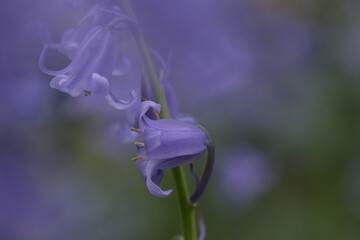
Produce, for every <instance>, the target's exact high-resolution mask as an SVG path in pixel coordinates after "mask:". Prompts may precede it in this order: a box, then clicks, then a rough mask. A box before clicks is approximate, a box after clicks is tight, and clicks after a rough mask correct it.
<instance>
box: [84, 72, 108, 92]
mask: <svg viewBox="0 0 360 240" xmlns="http://www.w3.org/2000/svg"><path fill="white" fill-rule="evenodd" d="M109 89H110V85H109V81H108V80H107V78H105V77H103V76H101V75H100V74H97V73H93V74H92V75H91V80H90V81H86V82H85V86H84V90H86V91H89V92H92V93H97V94H100V95H104V96H105V95H107V94H109Z"/></svg>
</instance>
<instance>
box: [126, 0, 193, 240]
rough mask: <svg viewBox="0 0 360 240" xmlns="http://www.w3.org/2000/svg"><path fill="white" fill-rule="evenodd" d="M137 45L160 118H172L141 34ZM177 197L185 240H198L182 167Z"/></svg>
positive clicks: (175, 172) (129, 11)
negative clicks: (158, 104) (158, 106)
mask: <svg viewBox="0 0 360 240" xmlns="http://www.w3.org/2000/svg"><path fill="white" fill-rule="evenodd" d="M120 4H121V6H122V8H123V10H124V11H125V12H126V14H128V15H129V16H130V17H131V18H132V19H133V20H134V21H136V17H135V14H134V12H133V10H132V7H131V5H130V3H129V1H128V0H120ZM135 41H136V44H137V46H138V48H139V50H140V52H141V55H142V58H143V61H144V67H145V71H146V73H147V75H148V78H149V80H150V85H151V88H152V90H153V93H154V97H155V100H156V102H158V103H160V104H161V112H160V118H170V112H169V108H168V104H167V100H166V96H165V92H164V89H163V87H162V86H161V84H160V82H159V77H158V74H157V73H156V70H155V67H154V64H153V62H152V59H151V56H150V53H149V50H148V48H147V45H146V42H145V39H144V36H143V35H142V34H141V33H139V34H136V35H135ZM172 173H173V177H174V181H175V185H176V190H177V196H178V201H179V206H180V212H181V218H182V225H183V232H184V238H185V240H196V239H197V223H196V216H195V207H194V206H192V205H191V204H190V202H189V192H188V188H187V183H186V178H185V174H184V171H183V169H182V168H181V167H177V168H174V169H172Z"/></svg>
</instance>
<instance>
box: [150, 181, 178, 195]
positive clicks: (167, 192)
mask: <svg viewBox="0 0 360 240" xmlns="http://www.w3.org/2000/svg"><path fill="white" fill-rule="evenodd" d="M146 186H147V188H148V189H149V191H150V193H151V194H153V195H154V196H157V197H168V196H169V195H170V194H171V193H172V191H173V190H172V189H168V190H165V191H164V190H162V189H161V188H160V187H159V186H158V185H156V184H155V183H154V182H153V181H152V180H151V179H150V178H149V177H147V178H146Z"/></svg>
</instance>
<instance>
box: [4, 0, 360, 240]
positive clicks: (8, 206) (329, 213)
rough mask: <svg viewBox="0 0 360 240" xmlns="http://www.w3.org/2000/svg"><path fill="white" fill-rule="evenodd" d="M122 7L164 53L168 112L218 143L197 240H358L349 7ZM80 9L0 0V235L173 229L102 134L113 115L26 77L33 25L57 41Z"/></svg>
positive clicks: (357, 131) (36, 33)
mask: <svg viewBox="0 0 360 240" xmlns="http://www.w3.org/2000/svg"><path fill="white" fill-rule="evenodd" d="M131 2H132V4H133V5H134V9H135V13H136V15H137V17H138V19H139V23H140V25H141V27H142V31H143V33H144V35H145V38H146V40H147V41H148V43H149V44H150V45H151V46H152V47H153V48H154V49H156V50H157V51H158V52H159V53H160V54H161V55H162V56H163V57H164V59H166V60H167V59H170V62H171V64H170V70H171V71H170V75H169V81H170V82H171V84H172V86H173V88H174V92H175V94H176V96H177V97H178V103H179V110H180V113H181V114H183V115H184V116H193V117H195V118H196V119H197V120H198V121H199V122H200V123H202V124H203V125H204V126H206V127H207V128H208V129H209V130H210V131H211V132H212V133H213V135H214V138H215V140H216V144H217V149H218V154H217V160H216V166H215V172H214V176H213V178H212V180H211V183H210V186H209V189H208V190H207V191H206V193H205V195H204V197H203V199H202V200H201V204H200V211H201V213H202V215H203V216H204V218H205V220H206V224H207V229H208V231H207V239H209V240H210V239H277V240H278V239H295V240H296V239H299V240H300V239H329V240H330V239H334V240H335V239H358V238H359V237H360V230H359V228H358V226H359V224H360V211H359V209H360V205H359V192H360V191H359V188H360V185H359V177H358V176H359V174H360V168H359V164H360V161H359V155H360V152H359V143H360V141H359V136H360V97H359V93H360V80H359V78H360V71H359V69H360V68H359V64H360V17H359V14H358V13H359V11H360V4H359V3H358V2H357V1H352V0H347V1H320V0H319V1H299V0H292V1H280V0H271V1H264V0H254V1H250V0H222V1H220V0H210V1H209V0H208V1H204V0H201V1H196V2H194V1H190V0H184V1H160V0H149V1H145V0H133V1H131ZM93 3H94V1H85V0H82V1H81V0H78V1H70V0H68V1H65V0H56V1H45V0H36V1H28V2H24V1H19V0H14V1H11V2H9V1H6V2H2V3H0V25H1V29H2V34H1V37H0V53H1V54H0V68H1V72H2V74H1V77H0V78H1V84H2V87H1V88H0V239H4V240H5V239H6V240H22V239H29V240H31V239H34V240H35V239H36V240H41V239H44V240H45V239H55V240H56V239H124V240H126V239H129V240H130V239H131V240H133V239H135V240H136V239H171V238H172V237H173V236H175V235H176V234H178V233H180V231H181V228H180V226H179V220H178V212H177V210H178V209H177V207H175V206H176V198H175V196H171V197H169V198H167V199H159V198H156V197H153V196H151V195H150V194H149V193H148V191H147V189H146V187H145V185H144V184H143V182H142V180H141V178H140V177H139V175H138V173H137V172H136V169H135V166H134V164H133V163H132V162H131V161H130V160H129V159H130V158H132V157H133V156H135V149H134V148H133V146H132V145H131V144H124V143H122V142H121V141H120V140H119V139H118V138H116V136H114V131H113V129H114V127H113V126H114V125H116V124H117V123H118V122H121V121H123V120H124V119H126V118H127V115H126V113H124V112H120V111H116V110H114V109H112V108H111V107H109V106H108V105H107V104H106V102H104V101H102V100H101V99H98V98H96V96H91V97H85V96H80V97H78V98H72V97H70V96H68V95H66V94H64V93H61V92H58V91H56V90H55V89H51V88H50V87H49V81H50V80H51V77H50V76H46V75H44V74H42V73H41V72H40V70H39V69H38V58H39V54H40V52H41V49H42V46H43V43H42V42H43V40H44V37H45V34H46V30H45V29H48V31H49V35H50V36H51V37H52V38H53V40H54V41H59V40H60V38H61V35H62V33H63V32H64V31H65V30H66V29H68V28H71V27H72V26H74V24H76V21H77V20H78V19H79V16H80V15H81V14H82V13H83V12H84V10H86V8H87V7H89V6H91V4H93ZM50 62H51V64H52V65H53V67H54V68H60V67H62V66H65V65H66V63H67V60H66V59H63V58H58V57H56V56H54V58H51V61H50ZM132 67H134V68H133V69H134V71H132V72H129V77H138V76H139V75H138V74H139V73H138V72H137V69H139V66H138V65H136V64H134V65H133V66H132ZM125 77H127V76H125ZM119 91H120V90H119ZM121 91H122V90H121ZM168 175H169V174H167V173H166V174H165V180H164V183H163V186H164V188H166V187H171V186H172V178H171V176H168ZM189 181H191V178H189Z"/></svg>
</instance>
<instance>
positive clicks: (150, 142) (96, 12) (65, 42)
mask: <svg viewBox="0 0 360 240" xmlns="http://www.w3.org/2000/svg"><path fill="white" fill-rule="evenodd" d="M137 28H138V27H137V24H136V20H135V19H134V18H131V17H129V16H128V15H126V14H125V13H124V12H123V11H122V9H121V8H120V7H118V6H117V5H114V4H113V3H111V2H109V1H106V2H102V3H98V4H96V5H95V6H94V7H92V8H91V9H90V10H89V11H88V12H86V13H85V14H84V16H83V17H82V18H81V20H80V21H79V23H78V24H77V25H76V27H74V28H71V29H69V30H67V31H66V32H65V33H64V34H63V36H62V39H61V41H60V42H59V43H53V42H52V41H50V40H47V43H46V44H45V46H44V49H43V51H42V52H41V55H40V69H41V70H42V71H43V72H44V73H46V74H49V75H52V76H54V78H53V79H52V80H51V82H50V86H51V87H52V88H55V89H58V90H60V91H62V92H65V93H68V94H69V95H71V96H73V97H77V96H79V95H81V94H82V93H84V94H85V95H86V96H89V95H91V94H92V93H94V94H98V95H101V96H104V97H105V98H106V100H107V101H108V103H109V104H110V105H112V106H113V107H115V108H116V109H119V110H121V109H127V108H129V107H130V106H132V105H133V104H134V103H135V102H136V101H137V100H138V99H139V98H137V96H136V94H135V91H132V92H131V93H130V95H131V99H130V100H129V101H124V100H120V99H118V98H117V97H116V96H115V94H114V93H113V92H114V91H113V89H112V85H111V82H112V81H111V80H113V81H114V80H115V78H116V75H117V71H118V69H119V67H120V68H121V66H120V65H121V64H122V63H123V62H122V61H121V59H122V58H121V54H122V52H121V49H120V47H119V46H121V44H122V40H123V39H122V38H121V36H122V35H121V34H119V33H121V32H124V31H126V32H128V33H130V34H134V33H135V34H139V32H138V29H137ZM134 40H135V39H134ZM50 49H55V50H57V51H58V52H60V53H62V54H64V55H65V56H66V57H68V58H69V60H70V63H69V65H68V66H66V67H65V68H63V69H61V70H50V69H48V68H47V67H46V66H45V59H46V56H47V53H48V51H49V50H50ZM141 51H144V49H141V46H139V52H141ZM147 51H148V53H146V54H148V55H149V56H146V54H144V52H142V54H141V55H143V57H144V59H143V61H144V63H143V65H144V66H146V65H149V63H148V62H147V63H146V61H152V60H151V59H150V60H149V59H147V58H154V60H155V62H156V63H157V64H154V66H153V67H154V68H160V70H159V71H157V70H158V69H154V71H155V75H156V74H157V75H158V76H156V77H157V81H158V83H157V85H158V86H157V87H158V88H161V91H164V99H162V101H165V104H166V105H168V106H169V109H167V110H169V115H170V116H171V118H165V119H160V118H159V116H158V114H159V113H160V108H161V105H160V104H158V103H156V101H158V100H159V99H157V98H156V94H155V92H156V89H154V84H150V81H153V79H150V77H148V76H146V74H145V73H143V74H142V75H143V79H142V81H140V80H141V79H126V81H138V82H139V85H140V84H141V85H142V91H141V92H142V96H141V99H142V101H143V102H142V103H141V104H139V106H140V108H139V111H138V114H137V116H134V117H135V118H136V119H137V121H136V122H135V125H134V126H133V127H132V128H131V129H129V130H128V132H130V130H132V132H133V135H134V132H135V135H136V136H134V137H136V142H135V145H136V146H137V154H138V156H137V157H135V158H134V159H133V160H134V161H135V162H136V165H137V168H138V170H139V172H140V174H141V176H142V178H143V180H144V181H145V183H146V186H147V188H148V189H149V191H150V192H151V193H152V194H153V195H155V196H158V197H166V196H168V195H170V193H171V192H172V190H166V191H164V190H162V189H161V188H160V187H159V186H158V184H159V183H160V182H161V179H162V176H163V170H167V169H173V168H176V167H179V166H182V165H188V164H191V163H192V162H193V161H195V160H196V159H198V158H199V157H200V156H201V155H202V154H203V153H204V152H205V151H206V150H207V148H208V136H207V133H205V132H204V130H203V129H202V128H201V127H199V126H197V125H196V124H195V123H194V121H188V120H186V119H182V120H180V119H175V117H176V115H177V108H176V99H175V98H174V94H173V93H172V89H171V86H170V84H169V82H168V81H167V79H168V77H169V71H170V70H169V69H170V68H169V66H168V65H167V64H166V63H165V61H164V60H163V59H162V58H161V56H160V55H159V54H158V53H157V52H156V51H154V50H153V49H151V48H149V49H148V50H147ZM144 69H146V67H144ZM140 82H141V83H140ZM150 86H151V87H150ZM155 88H156V87H155ZM163 103H164V102H163ZM127 124H128V123H127ZM132 124H134V123H132ZM125 125H126V124H125ZM128 135H129V136H130V134H128ZM211 166H212V165H211ZM211 168H212V167H211ZM211 168H209V169H208V171H207V174H205V178H204V179H202V180H203V181H202V183H200V182H199V181H198V179H197V177H196V180H197V189H196V191H195V194H194V195H193V196H192V198H191V199H190V201H191V203H193V204H196V202H197V200H198V198H199V196H200V195H201V193H202V192H203V190H204V188H205V187H206V184H207V182H208V178H209V175H210V173H211ZM192 173H193V171H192Z"/></svg>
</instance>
